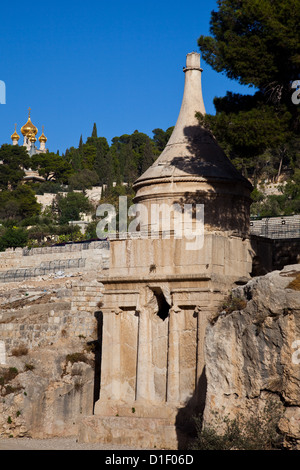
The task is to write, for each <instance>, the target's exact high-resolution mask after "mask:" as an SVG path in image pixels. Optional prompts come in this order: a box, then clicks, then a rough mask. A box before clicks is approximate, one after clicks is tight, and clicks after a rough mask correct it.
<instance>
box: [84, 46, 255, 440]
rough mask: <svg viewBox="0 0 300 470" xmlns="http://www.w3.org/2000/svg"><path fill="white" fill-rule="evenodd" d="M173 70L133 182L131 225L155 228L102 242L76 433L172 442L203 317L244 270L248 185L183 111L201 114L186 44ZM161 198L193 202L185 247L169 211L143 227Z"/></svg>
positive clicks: (196, 59)
mask: <svg viewBox="0 0 300 470" xmlns="http://www.w3.org/2000/svg"><path fill="white" fill-rule="evenodd" d="M184 73H185V87H184V95H183V100H182V106H181V110H180V114H179V117H178V120H177V123H176V126H175V128H174V131H173V133H172V136H171V138H170V140H169V142H168V144H167V146H166V148H165V150H164V151H163V152H162V154H161V155H160V157H159V158H158V159H157V160H156V161H155V163H154V164H153V165H152V166H151V167H150V168H149V169H148V170H147V171H146V172H145V173H144V174H143V175H142V176H141V177H140V178H139V179H138V180H137V181H136V182H135V185H134V187H135V190H136V198H135V202H136V203H137V204H142V205H143V207H144V208H146V211H144V213H143V214H142V215H141V218H140V230H141V233H145V232H147V233H148V234H149V233H150V232H151V233H152V235H153V233H155V236H152V237H151V236H148V237H142V236H141V237H130V236H126V237H124V239H114V240H111V242H110V267H109V270H108V274H107V275H106V276H102V277H101V278H99V281H101V282H102V283H103V285H104V291H103V294H104V295H103V297H102V299H101V300H102V306H101V312H98V319H99V325H100V326H99V331H101V338H102V345H101V348H102V360H101V373H100V393H99V399H98V401H97V402H96V403H95V407H94V415H93V416H90V417H87V418H85V419H84V420H83V422H82V426H81V432H80V439H81V440H83V441H90V442H93V441H94V442H95V441H100V442H114V443H115V444H128V445H131V444H135V445H140V446H141V448H143V447H144V448H147V447H148V448H149V447H150V448H153V447H154V446H155V447H156V448H169V449H170V448H173V449H176V448H177V447H178V440H179V439H180V432H181V431H182V429H183V427H184V422H185V416H186V415H187V414H189V413H194V412H196V411H197V410H198V411H199V409H201V407H202V408H203V405H204V400H205V393H206V379H205V358H204V351H203V344H204V335H205V329H206V325H207V319H208V317H209V316H210V315H212V314H214V312H215V311H216V309H217V308H218V306H219V305H220V302H221V300H222V299H223V298H224V296H226V295H227V294H228V291H229V289H230V288H231V287H232V286H234V285H237V284H239V283H242V282H243V281H244V280H245V279H246V278H247V279H248V278H249V273H250V272H251V265H252V263H251V253H250V243H249V208H250V192H251V185H250V183H249V182H248V181H247V180H246V179H245V178H243V177H242V176H241V175H240V174H239V173H238V172H237V170H236V169H235V168H234V167H233V165H232V164H231V162H230V161H229V160H228V158H227V157H226V156H225V154H224V153H223V151H222V150H221V148H220V147H219V146H218V144H217V143H216V141H215V139H214V137H213V136H212V135H211V133H210V132H209V131H208V130H206V129H204V128H202V127H201V126H200V125H199V123H198V120H197V118H196V117H195V113H196V112H197V111H199V112H201V113H205V108H204V104H203V98H202V88H201V74H202V69H201V68H200V55H199V54H198V53H195V52H193V53H190V54H188V55H187V60H186V67H185V68H184ZM161 204H166V205H167V206H168V207H176V210H177V212H178V211H179V212H180V208H182V209H183V210H184V208H185V207H189V208H190V207H191V206H190V205H192V208H193V207H195V204H198V205H201V207H202V208H203V209H204V226H203V231H202V233H201V237H200V238H199V239H197V238H196V239H195V243H194V244H192V245H191V239H190V238H188V237H186V236H185V235H184V230H183V231H182V236H178V230H177V231H176V229H178V224H179V225H180V224H182V220H183V218H180V217H179V219H178V218H177V216H178V213H177V216H176V210H175V211H174V212H173V215H172V216H171V227H170V231H169V234H168V236H164V231H163V230H162V228H161V225H157V220H156V222H155V224H156V225H155V230H154V231H153V232H152V231H151V230H152V228H153V217H152V218H151V217H150V215H152V216H153V213H152V212H153V211H152V208H153V207H155V208H156V209H155V210H157V207H160V206H159V205H161ZM185 204H186V205H189V206H185ZM174 205H175V206H174ZM151 211H152V212H151ZM178 221H179V222H178ZM189 221H190V223H191V224H192V225H193V224H194V222H195V217H194V216H193V209H192V210H191V213H190V219H189ZM179 233H180V231H179Z"/></svg>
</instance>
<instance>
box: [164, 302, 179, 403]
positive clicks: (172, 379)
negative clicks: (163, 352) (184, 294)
mask: <svg viewBox="0 0 300 470" xmlns="http://www.w3.org/2000/svg"><path fill="white" fill-rule="evenodd" d="M180 311H181V310H180V308H179V307H176V306H174V307H172V308H171V309H170V310H169V348H168V372H167V402H171V403H178V402H179V401H180V376H179V342H180V331H179V325H178V314H179V313H180Z"/></svg>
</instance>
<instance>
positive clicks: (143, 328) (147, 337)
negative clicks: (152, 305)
mask: <svg viewBox="0 0 300 470" xmlns="http://www.w3.org/2000/svg"><path fill="white" fill-rule="evenodd" d="M152 376H153V372H152V329H151V320H150V312H149V309H147V308H146V307H144V308H141V309H140V311H139V329H138V352H137V377H136V400H146V401H151V398H152V393H151V390H152V387H153V384H152V383H151V382H152V381H151V379H152Z"/></svg>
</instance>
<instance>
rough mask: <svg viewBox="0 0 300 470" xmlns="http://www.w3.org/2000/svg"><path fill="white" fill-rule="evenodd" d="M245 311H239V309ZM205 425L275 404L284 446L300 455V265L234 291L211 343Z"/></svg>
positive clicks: (215, 321)
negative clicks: (295, 450) (297, 451)
mask: <svg viewBox="0 0 300 470" xmlns="http://www.w3.org/2000/svg"><path fill="white" fill-rule="evenodd" d="M238 308H239V309H238ZM205 356H206V376H207V397H206V405H205V410H204V423H205V424H206V425H209V424H210V423H212V421H213V420H214V416H215V415H216V413H218V414H220V415H223V416H224V415H225V414H226V415H228V416H229V417H235V416H237V414H239V413H240V414H242V415H243V416H246V417H247V416H248V417H250V416H253V415H255V414H256V413H257V412H258V411H259V410H262V409H263V408H264V407H265V405H266V403H267V401H268V400H270V399H272V400H273V401H274V400H275V402H277V404H278V406H279V408H280V409H281V419H280V421H279V423H278V426H279V430H280V432H281V433H282V434H283V438H284V439H283V440H284V445H285V446H286V447H288V448H295V449H300V265H299V264H298V265H291V266H286V267H285V268H284V269H283V270H281V271H273V272H271V273H269V274H267V275H265V276H262V277H257V278H254V279H252V280H251V281H249V282H248V283H247V284H246V285H244V286H239V287H237V288H235V289H233V291H232V293H231V298H230V299H229V301H228V303H227V305H224V309H223V310H222V309H221V310H220V312H219V314H218V316H217V317H215V318H212V319H211V322H210V324H209V325H208V327H207V330H206V340H205Z"/></svg>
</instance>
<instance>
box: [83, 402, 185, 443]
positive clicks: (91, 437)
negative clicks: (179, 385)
mask: <svg viewBox="0 0 300 470" xmlns="http://www.w3.org/2000/svg"><path fill="white" fill-rule="evenodd" d="M178 411H179V409H178V408H177V407H176V406H166V405H165V404H164V405H160V404H156V405H149V404H142V403H137V402H133V403H132V406H131V405H130V404H124V403H120V402H117V401H116V402H114V401H113V400H112V401H107V402H105V403H101V405H100V403H97V404H96V407H95V415H93V416H88V417H85V418H83V419H82V421H81V423H80V426H79V436H78V439H79V441H80V442H85V443H97V442H99V443H102V444H112V445H114V446H118V445H120V446H129V447H132V448H133V449H173V450H174V449H175V450H176V449H178V448H179V447H182V443H184V442H185V435H184V433H183V432H182V430H181V427H180V426H178ZM179 443H180V444H179Z"/></svg>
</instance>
